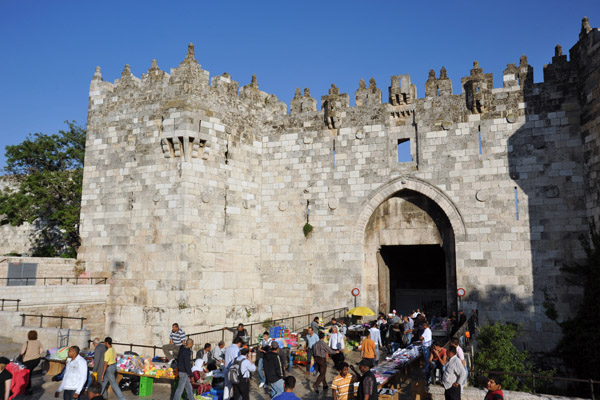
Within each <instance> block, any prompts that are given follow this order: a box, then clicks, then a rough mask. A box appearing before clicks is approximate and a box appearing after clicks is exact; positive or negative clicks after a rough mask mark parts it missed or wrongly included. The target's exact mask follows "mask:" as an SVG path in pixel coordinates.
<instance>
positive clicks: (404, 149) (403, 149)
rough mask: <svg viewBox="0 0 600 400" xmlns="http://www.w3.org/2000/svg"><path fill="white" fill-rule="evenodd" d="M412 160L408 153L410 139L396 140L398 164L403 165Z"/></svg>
mask: <svg viewBox="0 0 600 400" xmlns="http://www.w3.org/2000/svg"><path fill="white" fill-rule="evenodd" d="M412 160H413V158H412V154H411V152H410V139H398V162H399V163H405V162H411V161H412Z"/></svg>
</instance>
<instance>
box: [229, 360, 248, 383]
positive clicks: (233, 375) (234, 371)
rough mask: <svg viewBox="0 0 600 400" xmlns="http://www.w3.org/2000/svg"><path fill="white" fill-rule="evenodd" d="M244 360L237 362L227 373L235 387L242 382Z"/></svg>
mask: <svg viewBox="0 0 600 400" xmlns="http://www.w3.org/2000/svg"><path fill="white" fill-rule="evenodd" d="M243 361H244V359H241V360H235V361H234V362H232V363H231V365H230V366H229V371H228V372H227V379H228V380H229V382H231V383H232V384H234V385H237V384H238V383H240V382H241V381H242V362H243Z"/></svg>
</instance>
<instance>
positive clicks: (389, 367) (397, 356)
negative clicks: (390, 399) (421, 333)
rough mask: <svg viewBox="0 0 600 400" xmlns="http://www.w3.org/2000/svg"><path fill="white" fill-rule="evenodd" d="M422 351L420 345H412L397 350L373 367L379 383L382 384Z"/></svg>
mask: <svg viewBox="0 0 600 400" xmlns="http://www.w3.org/2000/svg"><path fill="white" fill-rule="evenodd" d="M420 353H421V346H420V345H412V346H408V347H407V348H405V349H398V350H396V351H395V352H394V354H392V355H391V356H390V357H387V358H386V359H385V360H384V361H381V362H380V363H379V365H377V366H376V367H374V368H372V369H371V371H372V372H373V375H375V379H377V384H378V385H381V384H382V383H384V382H385V381H387V380H388V379H389V378H390V377H391V376H392V375H394V374H395V373H396V372H398V370H399V369H401V368H402V367H404V366H406V365H408V364H410V363H411V362H412V361H414V360H415V359H416V358H418V357H419V354H420Z"/></svg>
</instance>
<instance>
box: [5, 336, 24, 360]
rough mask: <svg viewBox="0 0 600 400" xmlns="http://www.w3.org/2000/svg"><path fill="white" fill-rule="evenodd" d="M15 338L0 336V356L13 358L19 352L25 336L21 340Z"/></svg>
mask: <svg viewBox="0 0 600 400" xmlns="http://www.w3.org/2000/svg"><path fill="white" fill-rule="evenodd" d="M15 340H18V338H14V339H13V338H8V337H3V336H0V356H3V357H8V358H9V359H13V358H15V357H16V356H17V355H18V354H19V352H20V351H21V346H23V343H24V342H25V338H23V341H22V342H19V341H15Z"/></svg>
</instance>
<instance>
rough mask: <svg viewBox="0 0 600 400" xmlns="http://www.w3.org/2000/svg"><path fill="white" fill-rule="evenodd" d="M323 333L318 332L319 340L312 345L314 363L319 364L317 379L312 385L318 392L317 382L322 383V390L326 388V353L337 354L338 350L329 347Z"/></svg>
mask: <svg viewBox="0 0 600 400" xmlns="http://www.w3.org/2000/svg"><path fill="white" fill-rule="evenodd" d="M324 337H325V334H324V333H323V332H319V341H318V342H317V343H315V344H314V346H313V353H314V356H315V363H317V365H318V366H319V376H318V377H317V381H316V382H315V384H314V385H313V388H314V389H315V392H317V393H319V384H321V383H323V390H325V391H326V390H327V388H328V386H327V380H326V379H327V376H326V374H327V358H326V357H327V354H337V353H339V351H337V350H334V349H332V348H331V347H329V345H328V344H327V343H325V342H324V341H323V338H324Z"/></svg>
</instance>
